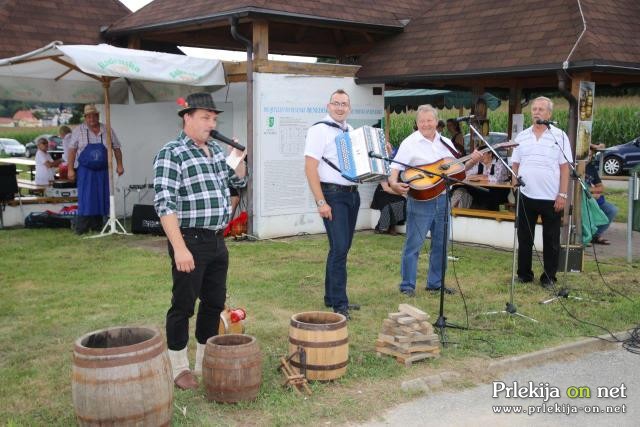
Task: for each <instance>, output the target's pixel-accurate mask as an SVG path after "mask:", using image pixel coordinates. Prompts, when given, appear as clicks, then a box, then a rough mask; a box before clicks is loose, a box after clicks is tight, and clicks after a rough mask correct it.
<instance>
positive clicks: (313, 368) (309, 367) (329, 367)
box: [289, 359, 349, 371]
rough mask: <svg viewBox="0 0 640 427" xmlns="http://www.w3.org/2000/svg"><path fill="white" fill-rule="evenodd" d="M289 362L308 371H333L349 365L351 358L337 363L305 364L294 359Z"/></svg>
mask: <svg viewBox="0 0 640 427" xmlns="http://www.w3.org/2000/svg"><path fill="white" fill-rule="evenodd" d="M289 363H291V365H292V366H295V367H296V368H299V369H302V368H305V369H306V370H307V371H333V370H335V369H340V368H344V367H345V366H347V365H348V364H349V360H345V361H344V362H340V363H336V364H334V365H310V364H308V363H307V364H306V365H304V366H303V365H302V364H301V363H300V362H297V361H295V360H293V359H291V360H290V361H289Z"/></svg>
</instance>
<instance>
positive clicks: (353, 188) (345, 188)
mask: <svg viewBox="0 0 640 427" xmlns="http://www.w3.org/2000/svg"><path fill="white" fill-rule="evenodd" d="M320 188H322V191H337V192H341V193H355V192H357V191H358V186H357V185H340V184H330V183H328V182H321V183H320Z"/></svg>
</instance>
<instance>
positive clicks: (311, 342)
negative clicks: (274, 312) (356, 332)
mask: <svg viewBox="0 0 640 427" xmlns="http://www.w3.org/2000/svg"><path fill="white" fill-rule="evenodd" d="M299 348H303V349H304V357H302V358H301V354H300V352H299V351H298V349H299ZM289 354H290V355H291V354H295V355H294V356H293V357H292V358H291V365H292V366H293V367H294V368H296V369H297V371H298V372H300V373H305V372H304V371H305V370H306V373H305V375H306V377H307V379H308V380H320V381H327V380H334V379H336V378H340V377H341V376H342V375H344V374H345V372H347V363H348V362H349V332H348V331H347V319H346V318H345V317H344V316H343V315H342V314H338V313H329V312H324V311H310V312H306V313H298V314H294V315H293V316H292V317H291V323H290V326H289ZM301 359H302V360H301Z"/></svg>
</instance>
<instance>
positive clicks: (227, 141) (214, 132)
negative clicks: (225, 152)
mask: <svg viewBox="0 0 640 427" xmlns="http://www.w3.org/2000/svg"><path fill="white" fill-rule="evenodd" d="M209 135H211V138H214V139H217V140H218V141H222V142H224V143H225V144H227V145H230V146H232V147H233V148H237V149H238V150H240V151H244V150H245V146H244V145H240V144H238V143H237V142H235V141H234V140H233V139H231V138H227V137H226V136H224V135H223V134H221V133H220V132H218V131H217V130H215V129H214V130H212V131H211V132H209Z"/></svg>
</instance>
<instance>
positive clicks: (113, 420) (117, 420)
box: [76, 400, 173, 425]
mask: <svg viewBox="0 0 640 427" xmlns="http://www.w3.org/2000/svg"><path fill="white" fill-rule="evenodd" d="M171 405H172V402H171V400H169V401H168V402H162V403H159V404H157V405H156V406H154V407H152V408H150V409H148V410H146V411H144V412H142V413H140V414H131V415H127V416H126V417H117V416H114V415H109V419H108V420H104V419H102V418H95V417H90V416H88V415H80V414H78V413H77V410H76V417H77V418H78V419H79V420H81V421H83V422H85V423H89V424H100V423H101V422H105V421H108V422H109V424H115V425H117V424H124V423H125V422H127V421H135V420H142V419H144V417H146V416H147V415H150V414H156V413H158V412H161V411H163V410H168V412H169V414H171V411H172V409H173V407H172V406H171ZM76 409H77V408H76Z"/></svg>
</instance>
